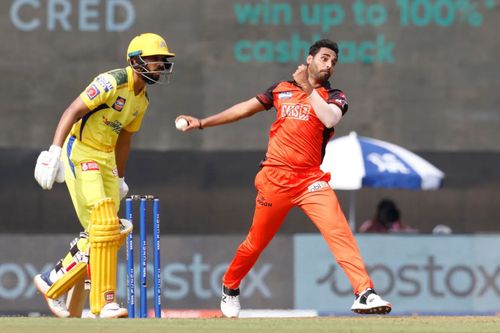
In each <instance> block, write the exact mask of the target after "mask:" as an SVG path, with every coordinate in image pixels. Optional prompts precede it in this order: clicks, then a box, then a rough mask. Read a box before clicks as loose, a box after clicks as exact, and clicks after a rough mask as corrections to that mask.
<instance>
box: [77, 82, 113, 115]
mask: <svg viewBox="0 0 500 333" xmlns="http://www.w3.org/2000/svg"><path fill="white" fill-rule="evenodd" d="M115 92H116V80H115V79H114V78H113V77H112V76H111V75H109V74H100V75H98V76H97V77H96V78H95V79H94V80H93V81H92V82H91V83H90V84H89V85H88V86H87V88H85V90H84V91H83V92H82V93H81V94H80V98H81V99H82V100H83V102H84V103H85V105H87V107H88V108H89V109H90V110H94V109H95V108H97V107H98V106H100V105H102V104H106V102H107V101H108V100H109V99H110V98H112V97H113V96H114V94H115Z"/></svg>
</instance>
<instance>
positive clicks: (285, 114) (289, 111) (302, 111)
mask: <svg viewBox="0 0 500 333" xmlns="http://www.w3.org/2000/svg"><path fill="white" fill-rule="evenodd" d="M310 111H311V106H310V105H308V104H300V103H298V104H291V103H284V104H281V118H292V119H297V120H303V121H307V120H309V113H310Z"/></svg>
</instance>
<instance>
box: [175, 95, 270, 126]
mask: <svg viewBox="0 0 500 333" xmlns="http://www.w3.org/2000/svg"><path fill="white" fill-rule="evenodd" d="M264 110H265V108H264V106H263V105H262V104H261V103H260V102H259V100H258V99H257V98H255V97H253V98H251V99H249V100H247V101H244V102H241V103H238V104H235V105H233V106H231V107H229V108H228V109H226V110H224V111H222V112H219V113H216V114H214V115H212V116H209V117H207V118H203V119H199V118H195V117H192V116H186V115H180V116H178V117H177V119H179V118H184V119H186V120H187V121H188V123H189V124H188V126H187V127H185V128H183V129H182V131H183V132H186V131H189V130H192V129H203V128H206V127H213V126H218V125H224V124H229V123H232V122H235V121H238V120H240V119H243V118H248V117H251V116H253V115H254V114H256V113H257V112H260V111H264ZM177 119H176V120H177Z"/></svg>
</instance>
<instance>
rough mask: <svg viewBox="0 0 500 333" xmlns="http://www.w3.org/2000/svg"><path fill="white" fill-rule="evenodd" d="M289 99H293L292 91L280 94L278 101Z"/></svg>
mask: <svg viewBox="0 0 500 333" xmlns="http://www.w3.org/2000/svg"><path fill="white" fill-rule="evenodd" d="M287 98H292V92H291V91H283V92H280V93H279V94H278V99H287Z"/></svg>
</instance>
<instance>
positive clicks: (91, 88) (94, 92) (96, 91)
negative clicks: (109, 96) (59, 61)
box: [85, 83, 101, 100]
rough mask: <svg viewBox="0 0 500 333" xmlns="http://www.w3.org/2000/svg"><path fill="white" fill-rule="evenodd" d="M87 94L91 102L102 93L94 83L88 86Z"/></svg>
mask: <svg viewBox="0 0 500 333" xmlns="http://www.w3.org/2000/svg"><path fill="white" fill-rule="evenodd" d="M85 93H86V94H87V97H88V98H89V99H90V100H93V99H94V98H95V97H96V96H97V95H99V94H100V93H101V91H100V90H99V88H97V86H96V85H95V84H94V83H92V84H91V85H90V86H88V88H87V90H85Z"/></svg>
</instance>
